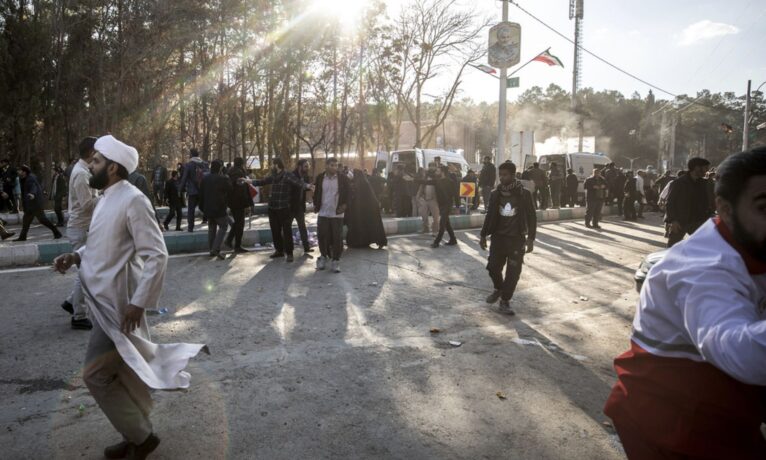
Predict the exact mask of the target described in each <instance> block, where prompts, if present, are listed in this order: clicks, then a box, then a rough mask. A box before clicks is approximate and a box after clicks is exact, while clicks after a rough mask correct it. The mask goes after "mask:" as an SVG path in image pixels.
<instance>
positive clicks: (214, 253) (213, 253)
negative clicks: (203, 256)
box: [209, 251, 218, 257]
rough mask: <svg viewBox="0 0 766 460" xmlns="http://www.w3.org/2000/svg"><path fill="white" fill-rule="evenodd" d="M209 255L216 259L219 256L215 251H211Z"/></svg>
mask: <svg viewBox="0 0 766 460" xmlns="http://www.w3.org/2000/svg"><path fill="white" fill-rule="evenodd" d="M209 254H210V257H215V256H217V255H218V253H217V252H215V251H210V252H209Z"/></svg>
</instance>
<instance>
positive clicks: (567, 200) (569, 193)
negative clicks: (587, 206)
mask: <svg viewBox="0 0 766 460" xmlns="http://www.w3.org/2000/svg"><path fill="white" fill-rule="evenodd" d="M575 203H577V189H574V190H570V189H565V190H564V202H563V203H562V206H566V205H569V207H570V208H574V207H575Z"/></svg>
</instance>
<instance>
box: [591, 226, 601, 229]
mask: <svg viewBox="0 0 766 460" xmlns="http://www.w3.org/2000/svg"><path fill="white" fill-rule="evenodd" d="M593 228H595V229H596V230H601V227H599V226H598V225H594V226H593Z"/></svg>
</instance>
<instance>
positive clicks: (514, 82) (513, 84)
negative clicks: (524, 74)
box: [505, 77, 519, 88]
mask: <svg viewBox="0 0 766 460" xmlns="http://www.w3.org/2000/svg"><path fill="white" fill-rule="evenodd" d="M505 87H506V88H518V87H519V77H511V78H509V79H507V80H505Z"/></svg>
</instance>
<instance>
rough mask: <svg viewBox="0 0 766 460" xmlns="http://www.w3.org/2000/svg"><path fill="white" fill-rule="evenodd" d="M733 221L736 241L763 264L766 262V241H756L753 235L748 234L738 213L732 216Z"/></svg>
mask: <svg viewBox="0 0 766 460" xmlns="http://www.w3.org/2000/svg"><path fill="white" fill-rule="evenodd" d="M731 221H732V226H733V228H732V229H731V233H732V235H733V236H734V240H736V241H737V243H739V244H741V245H742V246H743V247H744V248H745V250H747V252H749V253H750V254H751V255H752V256H753V257H755V258H756V259H758V260H760V261H761V262H766V241H756V239H755V238H754V237H753V236H752V235H750V234H749V233H747V231H746V230H745V228H744V227H743V226H742V223H741V222H740V220H739V218H738V217H737V214H736V213H732V214H731Z"/></svg>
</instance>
